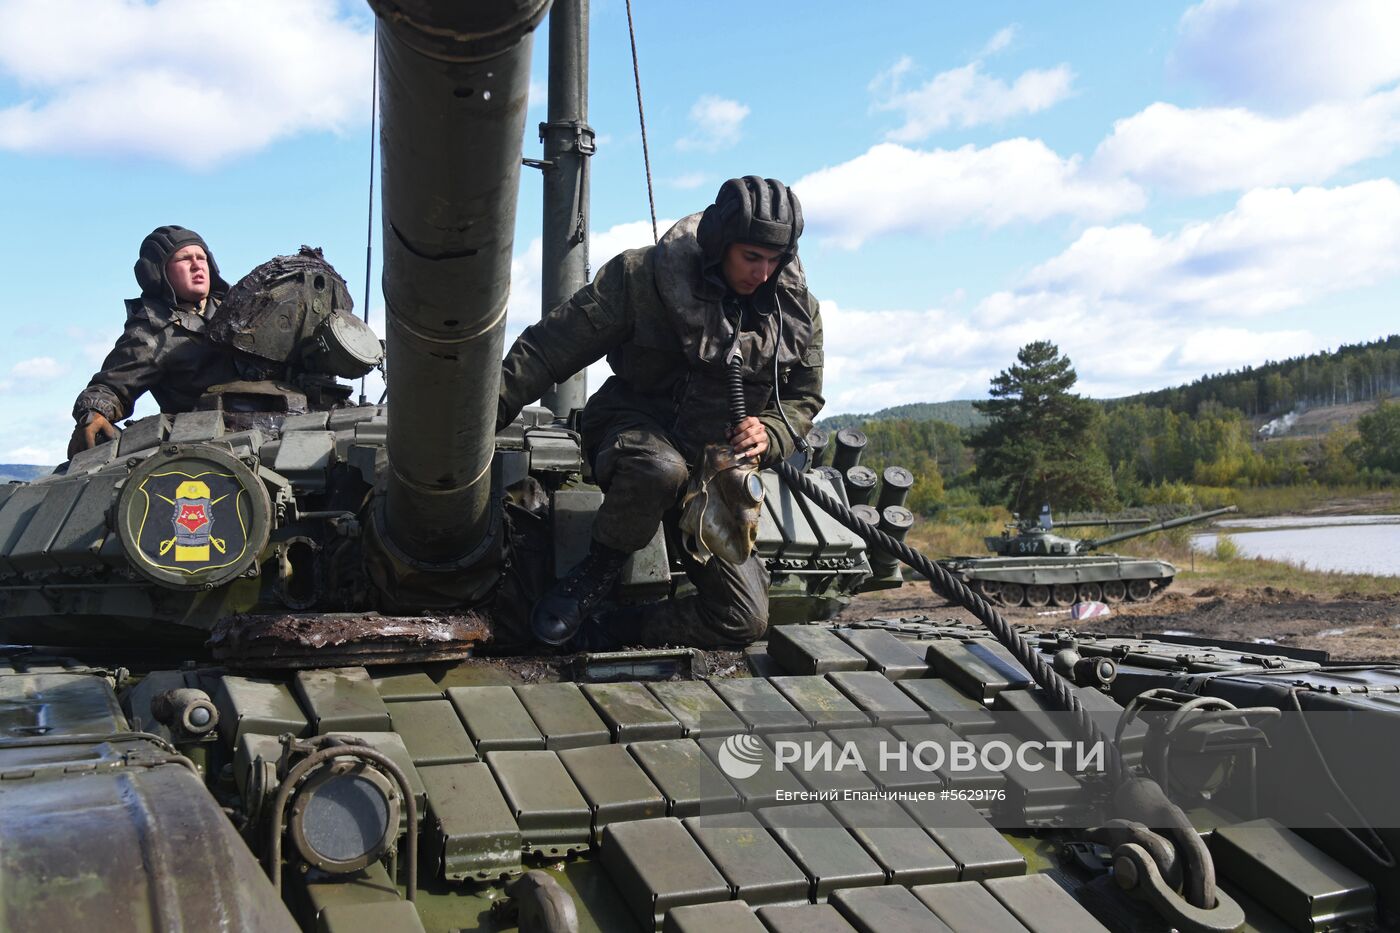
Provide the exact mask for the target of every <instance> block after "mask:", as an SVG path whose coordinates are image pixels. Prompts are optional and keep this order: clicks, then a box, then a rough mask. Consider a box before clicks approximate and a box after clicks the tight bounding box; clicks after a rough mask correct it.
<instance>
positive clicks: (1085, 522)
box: [1055, 518, 1152, 528]
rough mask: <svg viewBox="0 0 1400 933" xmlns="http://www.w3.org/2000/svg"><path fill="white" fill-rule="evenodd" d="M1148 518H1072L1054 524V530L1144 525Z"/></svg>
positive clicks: (1148, 520)
mask: <svg viewBox="0 0 1400 933" xmlns="http://www.w3.org/2000/svg"><path fill="white" fill-rule="evenodd" d="M1151 520H1152V519H1150V518H1072V519H1070V520H1068V521H1063V522H1061V521H1057V522H1055V527H1056V528H1094V527H1097V526H1101V525H1146V524H1147V523H1148V522H1150V521H1151Z"/></svg>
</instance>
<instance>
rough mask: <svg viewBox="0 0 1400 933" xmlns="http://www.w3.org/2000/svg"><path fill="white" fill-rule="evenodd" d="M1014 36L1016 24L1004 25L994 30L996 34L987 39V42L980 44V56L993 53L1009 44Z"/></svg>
mask: <svg viewBox="0 0 1400 933" xmlns="http://www.w3.org/2000/svg"><path fill="white" fill-rule="evenodd" d="M1015 38H1016V26H1015V25H1014V24H1013V25H1011V26H1004V27H1002V28H1001V29H998V30H997V31H996V35H994V36H992V37H991V38H990V39H988V40H987V44H986V45H984V46H982V57H984V58H985V57H986V56H988V55H995V54H996V53H997V52H1000V51H1002V50H1003V49H1005V48H1006V47H1007V46H1009V45H1010V44H1011V42H1012V40H1014V39H1015Z"/></svg>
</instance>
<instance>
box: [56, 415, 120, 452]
mask: <svg viewBox="0 0 1400 933" xmlns="http://www.w3.org/2000/svg"><path fill="white" fill-rule="evenodd" d="M117 433H118V432H117V429H116V428H115V427H114V426H113V425H112V422H110V421H108V420H107V419H106V417H104V416H103V415H100V414H98V413H97V412H95V411H90V412H88V413H87V416H86V417H85V418H83V420H82V421H79V422H78V426H77V427H75V428H74V429H73V437H72V438H71V439H70V440H69V441H68V456H69V458H70V459H71V458H72V456H73V455H74V454H76V453H79V452H81V451H84V450H91V449H92V448H94V447H96V446H97V445H98V444H99V443H102V441H110V440H114V439H115V438H116V436H117ZM99 437H101V439H102V440H101V441H99V440H98V438H99Z"/></svg>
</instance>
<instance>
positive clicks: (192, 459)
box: [118, 447, 270, 587]
mask: <svg viewBox="0 0 1400 933" xmlns="http://www.w3.org/2000/svg"><path fill="white" fill-rule="evenodd" d="M269 510H270V509H269V505H268V501H267V493H266V491H265V490H264V488H263V485H262V483H261V482H259V481H258V479H257V477H256V476H255V475H254V474H253V473H252V471H251V470H249V469H248V468H247V467H246V466H245V465H244V464H243V463H241V462H240V461H239V460H237V459H236V458H234V457H232V456H230V455H229V454H227V453H225V452H224V451H222V450H219V449H217V448H212V447H196V448H187V449H186V450H184V451H175V450H172V451H171V452H169V453H167V454H164V455H161V456H159V457H153V458H151V459H150V460H148V461H146V462H145V463H143V464H141V466H139V467H137V469H136V470H135V471H134V472H133V473H132V476H131V479H130V480H128V482H127V487H126V489H125V490H123V492H122V496H121V500H120V502H119V504H118V519H119V528H118V530H119V532H120V533H121V536H122V541H123V543H124V544H125V545H126V549H127V553H128V555H129V556H130V557H131V559H132V564H133V565H135V567H136V568H137V569H138V570H139V571H141V572H142V573H143V574H144V575H146V576H148V577H150V578H151V579H153V580H155V581H156V582H159V583H163V584H166V585H168V586H176V587H187V586H192V585H193V586H203V585H205V584H208V583H219V582H223V581H225V580H228V579H232V578H233V577H234V576H237V575H238V574H239V573H242V572H243V571H245V570H247V569H248V568H249V567H250V566H252V565H253V564H254V563H255V562H256V561H257V559H258V557H259V554H260V553H261V551H262V548H263V545H265V544H266V542H267V534H268V514H269Z"/></svg>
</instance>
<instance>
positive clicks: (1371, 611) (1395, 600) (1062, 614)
mask: <svg viewBox="0 0 1400 933" xmlns="http://www.w3.org/2000/svg"><path fill="white" fill-rule="evenodd" d="M1003 611H1004V612H1005V613H1006V614H1007V616H1008V617H1009V618H1011V619H1013V620H1014V621H1016V622H1026V623H1030V624H1033V625H1039V626H1042V627H1044V628H1055V627H1059V626H1070V625H1071V624H1073V625H1074V626H1075V627H1078V628H1081V629H1084V630H1086V631H1088V630H1092V631H1096V632H1103V633H1105V634H1112V635H1147V634H1151V633H1161V632H1173V633H1178V634H1191V635H1201V636H1204V637H1208V638H1224V639H1230V640H1232V641H1241V642H1258V643H1259V644H1261V645H1266V644H1269V643H1270V642H1268V641H1265V639H1269V640H1271V641H1272V643H1276V644H1280V645H1291V646H1295V647H1299V648H1312V649H1317V650H1321V651H1326V652H1328V653H1329V654H1330V655H1331V656H1332V658H1333V659H1334V660H1391V661H1395V660H1400V594H1396V595H1390V596H1363V597H1347V596H1342V597H1339V598H1336V599H1329V598H1319V597H1315V596H1311V595H1308V594H1306V593H1297V592H1292V591H1289V590H1280V589H1276V588H1274V587H1263V588H1245V587H1230V586H1228V585H1221V584H1214V585H1208V586H1197V587H1196V588H1194V589H1193V588H1192V587H1191V586H1190V585H1189V584H1187V585H1186V586H1183V585H1181V584H1180V583H1178V584H1177V585H1176V586H1174V587H1173V588H1172V589H1170V590H1168V591H1167V592H1166V593H1165V594H1164V595H1163V596H1162V597H1161V598H1160V599H1158V600H1156V601H1154V602H1151V603H1143V604H1136V605H1122V606H1119V607H1115V610H1114V612H1113V614H1112V615H1111V616H1109V617H1108V618H1106V619H1094V620H1092V622H1084V623H1077V624H1074V623H1070V620H1069V613H1068V611H1067V610H1061V611H1059V612H1058V613H1056V614H1052V615H1046V616H1042V615H1040V614H1039V613H1040V612H1043V611H1044V610H1032V609H1017V610H1003ZM914 615H924V616H928V617H929V618H930V619H935V620H937V619H958V620H961V621H967V622H972V621H974V620H973V619H972V616H971V615H969V614H968V613H967V611H966V610H963V609H960V608H958V607H956V606H953V605H950V604H948V603H947V602H945V601H944V600H943V598H942V597H940V596H938V595H936V594H934V593H933V592H932V590H930V588H929V586H928V584H927V583H923V582H910V583H906V584H905V585H904V586H903V587H902V588H900V589H897V590H886V591H883V592H879V593H871V594H867V595H864V596H858V597H856V599H854V600H853V601H852V602H851V605H850V606H848V607H847V608H846V609H845V611H843V612H842V613H841V615H840V617H839V618H841V619H842V620H845V621H853V620H856V619H866V618H870V617H871V616H885V617H894V616H914Z"/></svg>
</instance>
